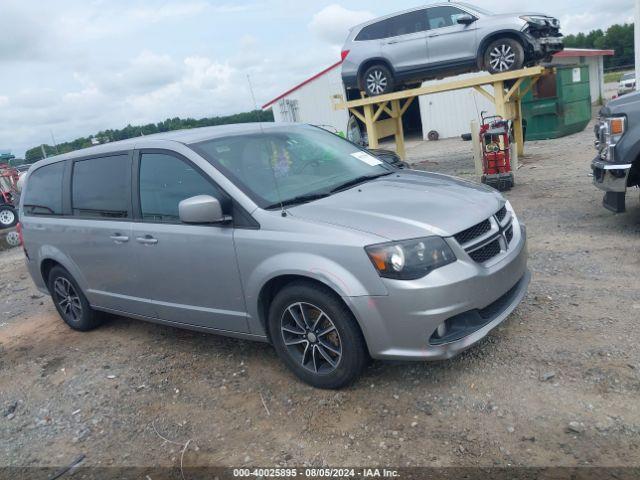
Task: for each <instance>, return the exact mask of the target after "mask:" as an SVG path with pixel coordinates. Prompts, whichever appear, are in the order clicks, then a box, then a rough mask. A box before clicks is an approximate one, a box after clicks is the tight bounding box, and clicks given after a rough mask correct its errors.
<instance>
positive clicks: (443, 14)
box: [427, 7, 468, 29]
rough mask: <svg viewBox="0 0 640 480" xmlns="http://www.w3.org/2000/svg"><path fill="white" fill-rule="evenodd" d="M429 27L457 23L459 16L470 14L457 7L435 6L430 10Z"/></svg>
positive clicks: (448, 25)
mask: <svg viewBox="0 0 640 480" xmlns="http://www.w3.org/2000/svg"><path fill="white" fill-rule="evenodd" d="M427 11H428V15H429V28H430V29H434V28H442V27H450V26H452V25H457V24H458V23H457V21H458V17H459V16H461V15H468V14H467V12H463V11H462V10H460V9H459V8H456V7H433V8H429V9H428V10H427Z"/></svg>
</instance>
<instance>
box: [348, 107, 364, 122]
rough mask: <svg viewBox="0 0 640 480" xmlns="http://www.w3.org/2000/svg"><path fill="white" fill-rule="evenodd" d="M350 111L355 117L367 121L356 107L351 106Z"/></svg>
mask: <svg viewBox="0 0 640 480" xmlns="http://www.w3.org/2000/svg"><path fill="white" fill-rule="evenodd" d="M349 111H350V112H351V114H352V115H353V116H354V117H356V118H357V119H358V120H360V121H361V122H362V123H364V122H365V119H364V115H362V114H361V113H360V112H359V111H358V110H357V109H356V108H350V109H349Z"/></svg>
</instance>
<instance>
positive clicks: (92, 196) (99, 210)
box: [71, 154, 131, 218]
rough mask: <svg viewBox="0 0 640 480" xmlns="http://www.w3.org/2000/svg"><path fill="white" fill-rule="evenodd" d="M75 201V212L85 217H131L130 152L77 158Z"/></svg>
mask: <svg viewBox="0 0 640 480" xmlns="http://www.w3.org/2000/svg"><path fill="white" fill-rule="evenodd" d="M71 205H72V207H73V213H74V215H79V216H82V217H103V218H128V217H130V211H131V161H130V159H129V155H127V154H123V155H112V156H108V157H100V158H91V159H88V160H79V161H77V162H75V163H74V164H73V176H72V180H71Z"/></svg>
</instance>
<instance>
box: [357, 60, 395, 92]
mask: <svg viewBox="0 0 640 480" xmlns="http://www.w3.org/2000/svg"><path fill="white" fill-rule="evenodd" d="M362 87H363V88H364V91H365V93H366V94H367V96H369V97H376V96H378V95H384V94H386V93H391V92H393V89H394V87H395V80H394V78H393V74H392V73H391V71H390V70H389V69H388V68H387V67H386V66H385V65H383V64H381V63H379V64H376V65H372V66H370V67H369V68H367V69H366V70H365V71H364V74H363V75H362Z"/></svg>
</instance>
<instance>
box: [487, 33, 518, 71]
mask: <svg viewBox="0 0 640 480" xmlns="http://www.w3.org/2000/svg"><path fill="white" fill-rule="evenodd" d="M523 65H524V49H523V48H522V45H521V44H520V42H518V41H517V40H514V39H513V38H500V39H498V40H494V41H493V42H491V43H490V44H489V46H488V47H487V49H486V50H485V53H484V66H485V68H486V69H487V71H488V72H489V73H504V72H509V71H511V70H518V69H520V68H522V67H523Z"/></svg>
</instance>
